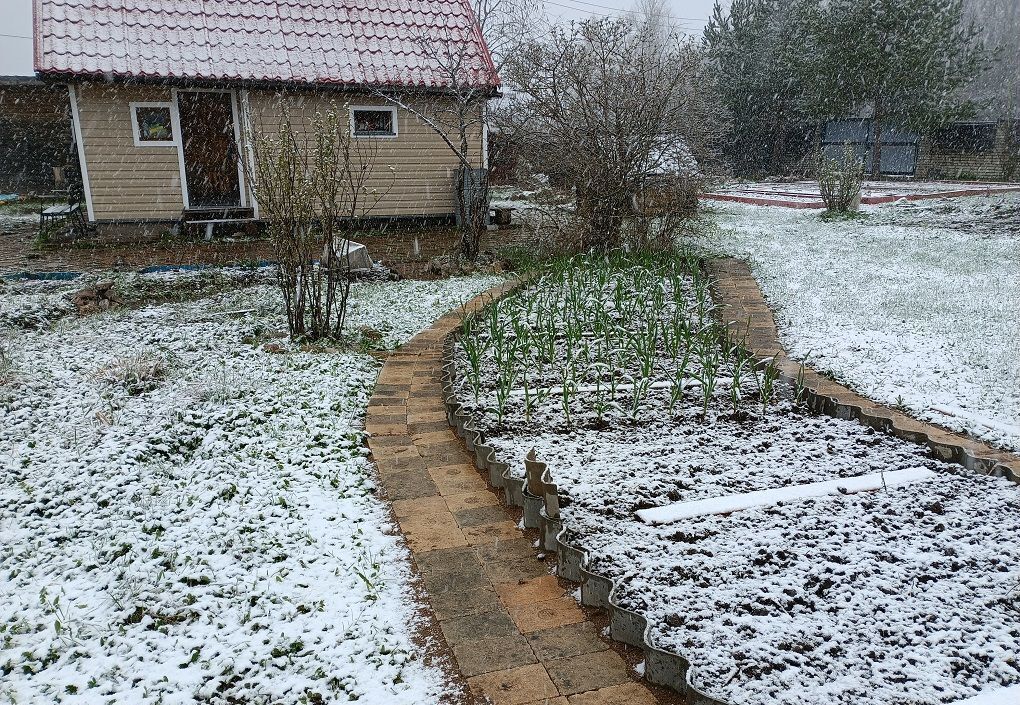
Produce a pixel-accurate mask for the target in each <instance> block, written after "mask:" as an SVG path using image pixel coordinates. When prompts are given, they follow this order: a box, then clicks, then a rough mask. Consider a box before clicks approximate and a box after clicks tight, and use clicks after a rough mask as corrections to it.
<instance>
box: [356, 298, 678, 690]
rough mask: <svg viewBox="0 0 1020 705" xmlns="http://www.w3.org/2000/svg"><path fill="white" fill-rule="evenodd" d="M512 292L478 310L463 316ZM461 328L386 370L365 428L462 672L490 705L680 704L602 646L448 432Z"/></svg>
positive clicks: (449, 324) (477, 302) (433, 332)
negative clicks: (448, 365)
mask: <svg viewBox="0 0 1020 705" xmlns="http://www.w3.org/2000/svg"><path fill="white" fill-rule="evenodd" d="M512 286H513V285H512V284H507V285H505V286H503V287H498V288H496V289H493V290H491V291H490V292H486V293H485V294H483V295H481V296H479V297H477V298H475V299H474V300H472V301H471V302H470V303H468V304H467V309H468V311H473V310H477V309H478V308H481V306H482V305H484V303H485V302H486V301H488V300H489V297H490V296H491V295H496V296H498V295H501V294H503V293H505V292H506V291H508V290H509V289H510V288H512ZM460 320H461V317H460V313H459V312H454V313H450V314H447V315H445V316H443V317H442V318H440V319H439V320H438V321H437V322H436V323H435V325H433V326H432V327H431V328H429V329H428V330H426V331H424V332H423V333H421V334H419V335H418V336H416V337H415V338H414V339H412V340H411V341H410V342H409V343H408V344H406V345H404V346H403V347H402V348H401V349H400V350H398V351H396V352H394V353H393V354H392V355H391V356H390V357H388V358H387V360H386V362H385V364H384V365H383V368H382V371H381V372H380V375H379V381H378V384H377V385H376V388H375V392H374V394H373V396H372V399H371V400H370V401H369V407H368V419H367V422H366V430H367V431H368V433H369V434H370V435H369V441H368V444H369V448H370V449H371V451H372V457H373V458H374V460H375V464H376V466H377V468H378V471H379V479H380V483H381V484H382V486H383V488H384V489H385V492H386V496H387V497H388V499H389V500H390V502H391V503H392V505H393V511H394V514H395V515H396V519H397V521H398V523H399V525H400V529H401V531H402V532H403V535H404V537H405V539H406V540H407V545H408V547H409V548H410V551H411V554H412V556H413V560H414V563H415V565H416V567H417V569H418V571H419V573H420V574H421V577H422V580H423V583H424V586H425V590H426V592H427V594H428V598H429V602H430V604H431V607H432V610H433V611H434V613H435V616H436V619H437V620H438V623H439V626H440V629H441V632H442V635H443V637H444V638H445V640H446V642H447V644H448V645H449V647H450V650H451V651H452V653H453V658H454V660H455V661H456V665H457V667H458V669H459V670H460V672H461V673H462V674H463V676H464V677H465V678H466V680H467V684H468V686H469V688H470V689H471V691H472V692H473V693H474V694H475V695H476V696H478V697H479V698H480V699H488V700H489V701H491V702H492V703H494V704H495V705H655V704H656V703H660V702H664V701H665V702H669V701H675V698H674V697H673V696H671V695H666V694H664V693H659V695H658V696H657V695H656V692H658V689H656V692H653V689H651V688H650V687H649V686H647V685H646V684H644V683H641V682H638V681H637V677H636V675H635V674H634V673H633V671H632V669H631V668H630V667H629V666H628V664H627V663H626V662H625V660H624V659H623V658H622V657H621V656H620V654H619V653H617V651H615V650H613V648H611V647H610V644H609V643H607V642H606V641H604V640H603V639H602V638H601V637H600V636H599V632H600V629H599V627H598V625H596V624H595V623H593V622H592V620H591V619H590V618H589V616H588V614H587V613H586V612H585V611H583V610H582V609H581V608H580V607H579V606H578V604H577V602H576V601H575V599H574V598H573V597H572V596H571V594H570V589H571V588H570V587H568V586H567V584H566V583H565V582H561V581H560V580H559V579H557V577H556V576H555V575H552V574H551V573H550V571H549V565H547V563H546V562H545V560H544V558H545V557H544V556H543V555H542V554H540V553H539V552H538V549H536V548H535V547H534V544H535V538H534V537H533V536H531V535H530V534H528V535H526V534H525V532H524V530H522V529H520V528H518V521H517V519H518V517H517V516H516V515H515V514H514V513H513V510H511V509H508V508H506V507H504V506H502V505H501V503H500V500H499V497H498V495H497V494H496V493H495V492H494V491H492V490H491V489H490V487H489V485H488V483H487V482H486V480H485V479H483V476H482V474H481V473H479V472H478V470H477V469H476V468H475V464H474V456H473V455H472V454H470V453H469V452H468V451H467V449H466V448H465V447H464V445H463V442H462V441H461V440H460V439H459V438H458V437H457V435H456V434H455V433H454V431H453V429H452V428H451V427H450V425H449V423H448V421H447V416H446V408H445V406H444V403H443V395H442V391H443V389H442V365H443V341H444V339H445V338H446V336H447V335H448V334H449V333H451V332H452V331H453V330H454V329H455V328H456V327H457V326H458V325H459V324H460ZM530 533H534V532H530ZM549 559H550V564H551V563H553V562H554V561H555V556H552V555H550V556H549ZM660 698H661V699H660Z"/></svg>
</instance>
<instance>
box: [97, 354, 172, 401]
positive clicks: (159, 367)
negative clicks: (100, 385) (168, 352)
mask: <svg viewBox="0 0 1020 705" xmlns="http://www.w3.org/2000/svg"><path fill="white" fill-rule="evenodd" d="M166 372H167V369H166V360H165V359H164V358H163V356H162V355H159V354H156V353H151V352H138V353H132V354H130V355H124V356H123V357H118V358H116V359H114V360H113V362H111V363H110V364H109V365H107V366H106V367H103V368H102V369H100V370H99V371H98V372H96V375H95V376H96V379H98V380H99V381H101V382H105V383H106V384H108V385H110V386H112V387H120V388H122V389H123V390H124V391H126V392H127V393H128V394H129V395H131V396H137V395H139V394H143V393H145V392H148V391H151V390H153V389H155V388H156V387H157V386H159V383H160V382H161V381H162V380H163V379H165V378H166Z"/></svg>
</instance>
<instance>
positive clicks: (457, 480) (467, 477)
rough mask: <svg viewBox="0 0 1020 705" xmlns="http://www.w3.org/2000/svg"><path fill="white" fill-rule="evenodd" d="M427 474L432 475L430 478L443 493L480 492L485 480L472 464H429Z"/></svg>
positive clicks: (484, 485)
mask: <svg viewBox="0 0 1020 705" xmlns="http://www.w3.org/2000/svg"><path fill="white" fill-rule="evenodd" d="M429 475H431V476H432V480H433V481H434V482H435V483H436V486H437V487H438V488H439V491H440V492H441V493H442V494H444V495H446V494H463V493H464V492H481V491H482V490H484V489H485V488H486V484H485V480H483V479H482V476H481V475H480V474H479V473H478V471H477V470H475V468H474V466H473V465H465V464H449V465H446V464H444V465H439V466H432V465H430V466H429Z"/></svg>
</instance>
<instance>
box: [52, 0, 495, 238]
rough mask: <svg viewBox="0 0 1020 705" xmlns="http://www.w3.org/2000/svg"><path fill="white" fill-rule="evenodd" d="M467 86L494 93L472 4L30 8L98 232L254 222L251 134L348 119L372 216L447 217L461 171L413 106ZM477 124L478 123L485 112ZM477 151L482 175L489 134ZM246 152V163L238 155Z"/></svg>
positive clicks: (410, 0)
mask: <svg viewBox="0 0 1020 705" xmlns="http://www.w3.org/2000/svg"><path fill="white" fill-rule="evenodd" d="M444 56H456V57H458V60H459V64H458V65H459V67H460V68H459V73H458V74H457V76H458V79H457V82H458V84H459V85H471V86H473V87H474V88H475V89H476V90H477V89H482V91H483V93H484V94H486V95H494V94H495V93H496V91H497V89H498V85H499V78H498V76H497V75H496V71H495V68H494V66H493V63H492V59H491V57H490V55H489V51H488V48H487V47H486V46H485V42H484V40H483V39H482V36H481V32H480V31H479V28H478V25H477V22H476V20H475V17H474V14H473V12H472V10H471V7H470V4H469V0H396V1H395V2H392V1H391V2H387V1H386V0H335V2H331V3H328V4H323V3H321V2H316V1H315V0H246V1H245V2H241V3H238V2H236V1H234V0H204V1H203V2H202V3H193V2H179V3H178V2H174V3H122V2H110V1H109V0H36V4H35V68H36V72H37V75H39V76H40V77H41V78H43V79H44V80H45V81H47V82H48V83H57V84H63V85H66V90H67V93H68V96H69V100H70V109H71V117H72V122H73V126H74V136H75V142H76V147H77V151H78V156H79V162H80V164H81V177H82V182H83V184H84V197H85V206H86V209H87V216H88V220H89V221H90V222H91V223H94V224H96V225H97V226H98V229H99V230H100V233H102V232H103V231H104V229H105V230H108V231H110V232H112V231H114V230H116V228H115V227H112V226H117V225H120V226H123V225H125V224H126V225H129V226H131V227H132V228H134V229H138V226H142V227H141V229H142V230H148V231H153V232H158V231H160V230H165V229H166V228H167V226H168V225H173V224H177V223H180V222H182V221H199V222H208V221H224V222H236V221H238V220H242V221H243V220H249V219H251V220H255V219H258V217H259V208H258V203H257V202H256V201H255V200H254V199H253V198H252V195H251V194H250V193H248V190H247V189H246V188H245V179H244V174H243V169H242V166H243V165H242V164H241V162H240V159H241V157H242V155H245V157H246V158H248V157H250V154H249V152H248V151H247V149H246V144H247V140H248V136H249V135H250V134H252V132H253V131H254V130H263V131H266V132H275V131H276V130H277V129H278V126H279V123H280V120H281V117H282V116H283V114H284V111H285V110H286V112H287V113H289V115H290V120H291V124H292V126H293V127H294V128H295V129H297V130H299V131H301V130H304V131H308V130H309V129H310V124H309V118H310V117H311V116H312V115H314V114H315V113H316V112H317V111H322V110H324V109H326V108H328V107H329V106H330V105H338V106H347V108H345V109H347V110H348V112H349V125H350V129H351V131H352V135H353V136H354V139H356V140H371V141H373V144H372V147H373V148H372V150H370V151H372V152H374V154H375V156H374V160H373V169H374V171H373V182H375V183H378V184H379V185H380V187H381V188H382V189H385V195H384V196H383V197H382V199H381V200H380V201H379V202H378V204H376V206H375V208H374V210H373V211H372V212H371V213H370V215H371V216H379V217H415V218H421V217H449V216H452V214H453V213H454V212H455V201H454V180H455V176H456V174H457V169H458V166H459V161H458V158H457V156H456V155H455V154H454V153H453V152H452V151H451V150H450V149H449V147H448V146H447V145H446V143H445V142H444V141H443V139H442V138H441V137H440V136H439V135H437V134H436V133H435V131H433V130H432V129H431V128H430V127H428V126H427V125H425V124H423V123H422V122H421V121H420V120H419V119H418V118H417V117H416V116H415V114H414V113H413V112H409V111H405V110H403V109H398V108H396V107H394V106H393V105H391V104H388V103H387V101H386V100H385V99H383V98H382V97H379V91H387V92H393V93H399V95H400V96H401V97H402V100H406V101H408V102H407V103H405V104H407V105H409V106H411V107H413V106H414V105H415V103H416V102H420V103H422V104H424V103H425V102H426V101H428V102H429V104H430V105H435V103H436V101H448V102H451V103H452V99H451V98H450V97H449V94H450V90H451V83H452V82H453V79H452V78H451V72H450V70H449V68H448V66H446V65H445V64H444V62H443V61H442V59H440V58H436V57H444ZM481 103H482V104H480V106H479V110H480V111H482V110H484V105H483V104H484V101H481ZM478 124H479V127H477V128H475V129H474V130H473V132H474V133H475V134H473V136H472V140H471V143H472V145H477V151H476V153H475V156H474V161H475V163H476V164H477V165H478V166H484V159H485V157H484V155H485V152H486V150H485V144H484V142H485V139H486V135H485V130H484V127H482V125H483V121H481V120H479V123H478ZM238 145H240V149H238Z"/></svg>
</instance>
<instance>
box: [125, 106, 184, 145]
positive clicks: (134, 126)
mask: <svg viewBox="0 0 1020 705" xmlns="http://www.w3.org/2000/svg"><path fill="white" fill-rule="evenodd" d="M128 105H129V106H130V110H131V137H132V138H133V139H134V141H135V146H136V147H178V146H179V145H180V141H181V130H180V126H179V125H178V124H177V119H176V118H175V116H174V105H173V101H160V102H150V103H129V104H128ZM138 108H165V109H166V110H169V111H170V131H171V137H172V139H169V140H159V141H152V142H143V141H142V140H140V139H138V112H137V111H138Z"/></svg>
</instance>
